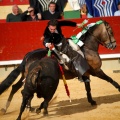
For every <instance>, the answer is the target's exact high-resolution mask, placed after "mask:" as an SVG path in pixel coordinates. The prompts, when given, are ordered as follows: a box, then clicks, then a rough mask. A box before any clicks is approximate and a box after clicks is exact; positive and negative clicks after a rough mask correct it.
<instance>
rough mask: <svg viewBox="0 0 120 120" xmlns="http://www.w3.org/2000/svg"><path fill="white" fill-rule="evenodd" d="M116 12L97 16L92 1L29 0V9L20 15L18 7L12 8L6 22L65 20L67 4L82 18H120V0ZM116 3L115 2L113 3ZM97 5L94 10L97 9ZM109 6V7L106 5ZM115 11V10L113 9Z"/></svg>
mask: <svg viewBox="0 0 120 120" xmlns="http://www.w3.org/2000/svg"><path fill="white" fill-rule="evenodd" d="M117 1H118V2H117V5H116V11H115V10H114V11H115V12H114V13H113V15H111V14H112V13H111V14H110V15H108V14H107V11H105V9H104V8H102V9H103V11H104V12H102V13H99V14H97V15H96V13H95V12H96V11H93V9H92V12H91V9H90V7H91V8H92V6H91V5H90V1H89V2H87V1H85V0H49V4H48V0H47V2H46V0H39V1H38V0H29V4H30V6H29V7H28V9H27V10H26V11H25V12H23V13H20V12H19V7H18V5H13V6H12V13H9V14H8V15H7V17H6V22H19V21H39V20H51V19H61V18H64V17H63V16H64V8H65V5H66V3H70V5H71V7H73V10H75V9H76V8H78V10H79V13H80V18H92V17H101V16H102V17H105V16H120V0H117ZM113 3H114V2H113ZM104 4H107V2H105V0H102V5H103V7H104V6H105V5H104ZM96 6H97V5H96V3H95V4H94V7H95V8H94V9H96V8H97V7H96ZM106 6H107V5H106ZM111 9H113V8H111Z"/></svg>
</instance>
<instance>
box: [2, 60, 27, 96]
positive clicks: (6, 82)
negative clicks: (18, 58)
mask: <svg viewBox="0 0 120 120" xmlns="http://www.w3.org/2000/svg"><path fill="white" fill-rule="evenodd" d="M25 63H26V60H25V59H24V60H23V61H22V63H21V64H20V65H19V66H18V67H17V68H16V69H14V70H13V71H12V72H11V73H10V74H9V75H8V76H7V78H6V79H5V80H3V81H2V82H1V84H0V95H1V94H2V93H3V92H4V91H5V90H6V89H7V88H9V87H10V85H12V83H13V82H14V81H15V80H16V78H17V77H18V76H19V75H20V73H21V72H22V71H23V70H24V68H25Z"/></svg>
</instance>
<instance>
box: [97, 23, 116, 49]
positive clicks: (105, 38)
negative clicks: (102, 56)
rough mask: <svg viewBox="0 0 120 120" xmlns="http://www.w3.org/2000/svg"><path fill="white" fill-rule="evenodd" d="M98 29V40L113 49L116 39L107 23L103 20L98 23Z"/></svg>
mask: <svg viewBox="0 0 120 120" xmlns="http://www.w3.org/2000/svg"><path fill="white" fill-rule="evenodd" d="M98 30H99V31H98V34H99V35H98V37H97V39H98V42H99V43H100V44H102V45H103V46H105V47H106V48H108V49H115V47H116V41H115V38H114V35H113V31H112V28H111V26H110V25H109V23H107V22H106V21H103V22H102V23H101V24H100V25H98Z"/></svg>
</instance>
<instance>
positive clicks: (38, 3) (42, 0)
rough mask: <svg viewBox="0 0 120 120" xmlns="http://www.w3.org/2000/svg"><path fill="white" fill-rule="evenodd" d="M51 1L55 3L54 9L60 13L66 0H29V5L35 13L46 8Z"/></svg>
mask: <svg viewBox="0 0 120 120" xmlns="http://www.w3.org/2000/svg"><path fill="white" fill-rule="evenodd" d="M51 1H53V2H55V3H56V11H58V12H60V14H62V12H63V9H64V6H65V4H66V3H67V0H29V4H30V6H33V7H34V9H35V11H36V13H37V14H39V13H40V14H41V13H42V12H44V11H46V10H48V4H49V3H50V2H51Z"/></svg>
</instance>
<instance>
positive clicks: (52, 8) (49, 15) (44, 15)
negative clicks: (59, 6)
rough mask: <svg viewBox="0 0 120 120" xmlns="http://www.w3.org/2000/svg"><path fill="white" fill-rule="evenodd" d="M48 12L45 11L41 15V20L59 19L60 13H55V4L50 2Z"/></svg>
mask: <svg viewBox="0 0 120 120" xmlns="http://www.w3.org/2000/svg"><path fill="white" fill-rule="evenodd" d="M48 8H49V10H46V11H44V12H43V13H42V19H43V20H50V19H60V18H61V16H60V13H59V12H57V11H56V3H55V2H50V3H49V5H48Z"/></svg>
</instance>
